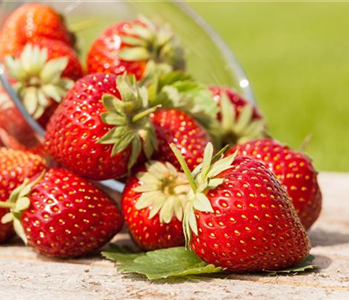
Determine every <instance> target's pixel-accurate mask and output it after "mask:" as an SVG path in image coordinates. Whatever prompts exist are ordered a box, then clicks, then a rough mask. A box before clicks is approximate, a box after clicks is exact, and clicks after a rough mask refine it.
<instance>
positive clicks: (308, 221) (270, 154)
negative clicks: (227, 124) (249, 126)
mask: <svg viewBox="0 0 349 300" xmlns="http://www.w3.org/2000/svg"><path fill="white" fill-rule="evenodd" d="M236 151H238V153H239V155H242V156H248V157H252V158H254V159H256V160H259V161H260V162H262V163H264V164H265V165H266V166H267V167H268V168H269V169H270V170H271V171H272V172H274V174H275V175H276V177H277V178H278V179H279V180H280V182H281V183H282V184H283V185H284V187H285V188H286V190H287V191H288V193H289V195H290V197H291V199H292V202H293V205H294V206H295V209H296V211H297V213H298V216H299V218H300V220H301V222H302V224H303V226H304V227H305V229H307V230H308V229H309V228H310V227H311V226H312V225H313V223H314V222H315V221H316V220H317V218H318V217H319V215H320V211H321V203H322V194H321V190H320V187H319V184H318V181H317V172H316V170H315V169H314V166H313V164H312V162H311V160H310V158H309V157H307V156H306V155H305V154H303V153H301V152H297V151H294V150H292V149H290V148H289V147H288V146H285V145H282V144H281V143H280V142H278V141H276V140H273V139H259V140H254V141H251V142H249V143H246V144H243V145H239V146H237V147H235V148H233V149H231V150H230V151H229V152H228V154H232V153H234V152H236Z"/></svg>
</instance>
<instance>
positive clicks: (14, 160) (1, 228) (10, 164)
mask: <svg viewBox="0 0 349 300" xmlns="http://www.w3.org/2000/svg"><path fill="white" fill-rule="evenodd" d="M44 169H45V161H44V160H43V159H42V158H41V157H39V156H37V155H33V154H30V153H26V152H22V151H16V150H11V149H6V148H0V202H5V201H7V200H8V199H9V197H10V194H11V193H12V191H13V190H14V189H15V188H16V187H17V186H18V185H20V184H22V183H23V181H24V179H25V178H30V177H32V176H34V175H35V174H37V173H40V172H42V170H44ZM7 212H8V210H7V209H6V208H0V219H1V218H2V217H3V216H4V215H5V214H6V213H7ZM12 234H13V230H12V226H10V225H8V224H1V223H0V243H2V242H4V241H5V240H7V239H8V238H9V237H11V236H12Z"/></svg>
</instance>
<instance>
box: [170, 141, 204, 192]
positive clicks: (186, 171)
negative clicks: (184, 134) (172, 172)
mask: <svg viewBox="0 0 349 300" xmlns="http://www.w3.org/2000/svg"><path fill="white" fill-rule="evenodd" d="M170 147H171V150H172V151H173V153H174V155H175V156H176V158H177V160H178V162H179V164H180V165H181V167H182V169H183V172H184V174H185V176H186V177H187V178H188V181H189V184H190V186H191V188H192V190H193V192H194V193H196V190H197V186H196V183H195V180H194V177H193V175H192V174H191V171H190V169H189V167H188V165H187V163H186V162H185V159H184V157H183V156H182V154H181V152H180V151H179V150H178V149H177V147H176V146H175V144H170Z"/></svg>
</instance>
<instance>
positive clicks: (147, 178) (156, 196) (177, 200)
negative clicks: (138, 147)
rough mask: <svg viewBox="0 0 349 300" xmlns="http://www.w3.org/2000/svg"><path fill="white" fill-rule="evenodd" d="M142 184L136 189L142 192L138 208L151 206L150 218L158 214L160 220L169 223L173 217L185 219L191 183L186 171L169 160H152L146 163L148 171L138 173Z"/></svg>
mask: <svg viewBox="0 0 349 300" xmlns="http://www.w3.org/2000/svg"><path fill="white" fill-rule="evenodd" d="M137 178H138V179H139V180H140V182H141V185H140V186H138V187H136V188H135V189H134V191H135V192H138V193H141V197H140V198H139V199H138V201H137V203H136V209H144V208H147V207H149V209H150V214H149V218H153V217H155V216H157V215H158V217H159V219H160V222H161V223H165V224H168V223H170V222H171V220H172V219H173V217H176V218H177V219H178V220H179V221H182V219H183V212H184V209H185V207H186V205H187V202H188V197H189V195H188V194H189V192H190V185H189V182H188V180H187V178H186V176H185V175H184V173H182V172H179V171H177V169H176V168H175V167H174V166H173V165H172V164H170V163H169V162H166V163H162V162H158V161H151V162H149V163H147V164H146V172H140V173H138V174H137Z"/></svg>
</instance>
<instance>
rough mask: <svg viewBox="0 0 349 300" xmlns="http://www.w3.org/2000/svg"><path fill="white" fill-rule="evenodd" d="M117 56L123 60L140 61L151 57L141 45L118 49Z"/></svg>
mask: <svg viewBox="0 0 349 300" xmlns="http://www.w3.org/2000/svg"><path fill="white" fill-rule="evenodd" d="M118 57H119V58H120V59H122V60H124V61H142V60H148V59H150V58H151V56H150V53H149V52H148V50H147V49H145V48H143V47H133V48H125V49H123V50H121V51H119V53H118Z"/></svg>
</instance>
